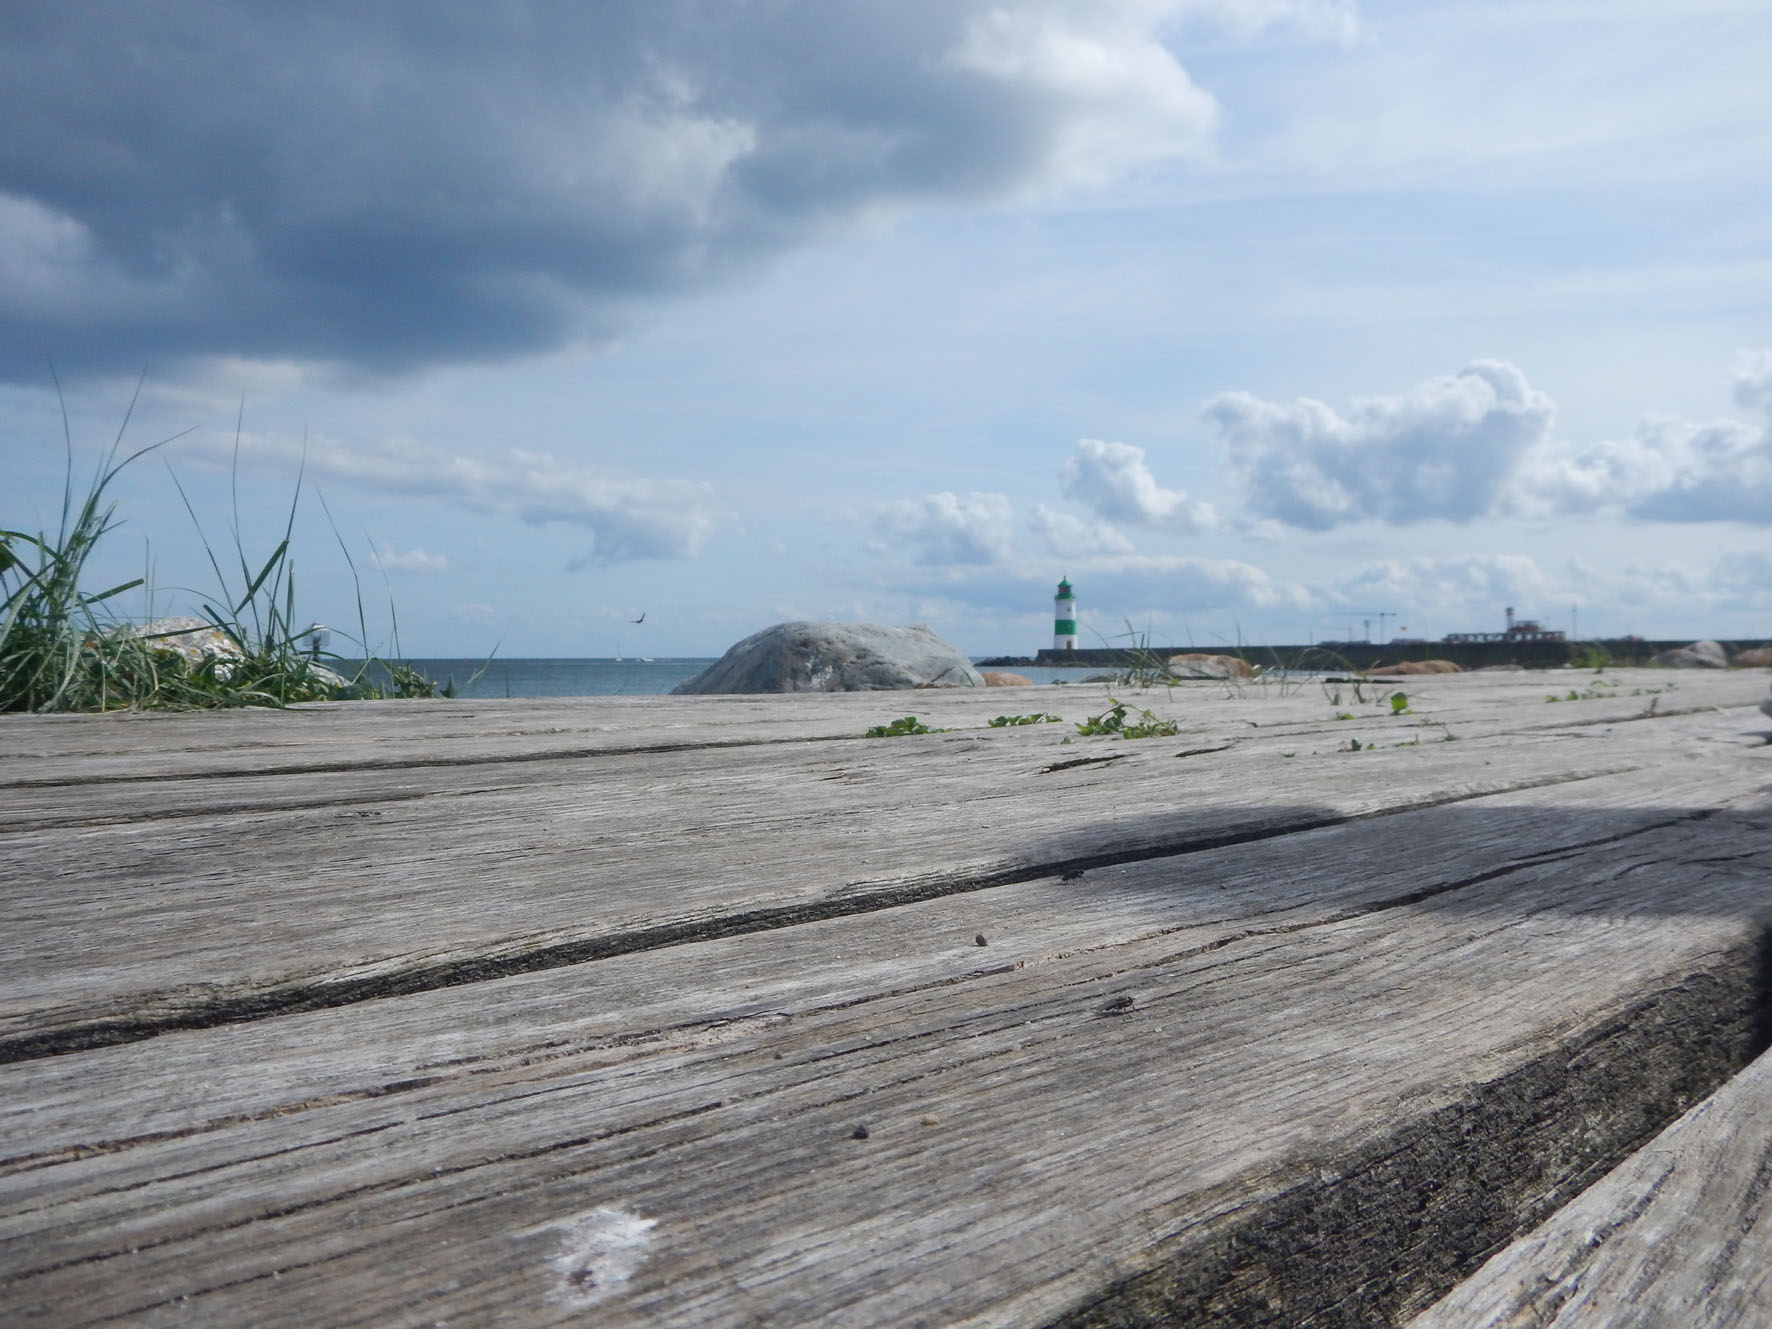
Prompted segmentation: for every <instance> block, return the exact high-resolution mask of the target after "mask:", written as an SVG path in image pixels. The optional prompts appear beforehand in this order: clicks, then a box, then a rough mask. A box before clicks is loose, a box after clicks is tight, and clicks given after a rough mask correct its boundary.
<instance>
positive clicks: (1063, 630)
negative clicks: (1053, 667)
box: [1052, 577, 1077, 651]
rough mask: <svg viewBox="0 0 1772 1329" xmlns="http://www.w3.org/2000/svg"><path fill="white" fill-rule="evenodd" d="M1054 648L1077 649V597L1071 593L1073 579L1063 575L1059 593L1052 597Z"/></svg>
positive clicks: (1062, 649) (1059, 583) (1057, 649)
mask: <svg viewBox="0 0 1772 1329" xmlns="http://www.w3.org/2000/svg"><path fill="white" fill-rule="evenodd" d="M1052 649H1053V650H1055V651H1074V650H1076V649H1077V597H1076V596H1075V595H1073V594H1072V593H1071V579H1070V578H1069V577H1061V578H1059V582H1058V594H1057V595H1055V596H1053V597H1052Z"/></svg>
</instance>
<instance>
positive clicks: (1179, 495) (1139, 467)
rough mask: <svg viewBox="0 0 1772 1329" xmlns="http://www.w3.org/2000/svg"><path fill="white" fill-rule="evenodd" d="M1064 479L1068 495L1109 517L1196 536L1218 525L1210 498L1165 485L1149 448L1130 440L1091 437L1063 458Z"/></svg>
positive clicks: (1100, 515)
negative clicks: (1150, 459)
mask: <svg viewBox="0 0 1772 1329" xmlns="http://www.w3.org/2000/svg"><path fill="white" fill-rule="evenodd" d="M1059 478H1060V481H1061V483H1062V486H1063V490H1064V494H1065V497H1066V498H1071V499H1075V500H1076V501H1077V502H1079V503H1082V504H1084V505H1085V506H1087V507H1088V508H1089V509H1090V510H1091V511H1093V512H1094V513H1095V515H1096V516H1098V517H1101V518H1102V519H1103V520H1105V521H1122V522H1127V523H1130V524H1131V525H1134V526H1151V527H1156V528H1159V529H1162V530H1168V531H1176V532H1179V533H1181V534H1183V535H1194V534H1198V533H1199V532H1201V531H1209V530H1212V529H1214V528H1215V527H1216V526H1217V525H1218V515H1217V513H1215V512H1214V511H1213V509H1212V505H1211V504H1210V503H1204V502H1201V501H1200V500H1198V499H1194V498H1190V497H1189V496H1188V493H1187V491H1186V490H1183V489H1165V488H1164V487H1163V486H1162V485H1160V484H1158V483H1157V478H1156V477H1155V476H1154V475H1152V474H1151V470H1150V467H1149V466H1148V465H1146V464H1145V458H1144V449H1143V448H1139V447H1134V446H1133V445H1132V444H1130V443H1108V442H1104V441H1103V440H1101V439H1099V438H1086V439H1083V440H1082V441H1081V442H1079V443H1078V444H1077V449H1076V451H1075V452H1073V453H1072V454H1071V455H1070V457H1069V458H1067V459H1066V461H1065V463H1064V469H1063V470H1062V471H1061V472H1060V477H1059Z"/></svg>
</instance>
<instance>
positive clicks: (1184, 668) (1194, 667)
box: [1169, 652, 1255, 678]
mask: <svg viewBox="0 0 1772 1329" xmlns="http://www.w3.org/2000/svg"><path fill="white" fill-rule="evenodd" d="M1169 672H1170V673H1171V674H1173V675H1174V676H1175V677H1176V678H1254V677H1255V666H1254V665H1252V664H1250V663H1249V662H1248V661H1247V660H1245V659H1243V658H1242V657H1241V656H1237V655H1201V654H1196V653H1194V652H1189V653H1187V654H1185V655H1172V656H1170V657H1169Z"/></svg>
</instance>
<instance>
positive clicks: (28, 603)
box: [0, 382, 437, 712]
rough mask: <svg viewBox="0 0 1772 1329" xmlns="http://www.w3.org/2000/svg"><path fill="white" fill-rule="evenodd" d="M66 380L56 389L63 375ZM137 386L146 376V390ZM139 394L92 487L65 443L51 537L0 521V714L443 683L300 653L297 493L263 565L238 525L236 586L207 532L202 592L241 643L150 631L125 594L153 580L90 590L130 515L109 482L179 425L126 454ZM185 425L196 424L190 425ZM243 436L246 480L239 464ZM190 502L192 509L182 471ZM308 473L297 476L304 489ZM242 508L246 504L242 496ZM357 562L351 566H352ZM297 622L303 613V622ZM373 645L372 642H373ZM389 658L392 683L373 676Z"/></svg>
mask: <svg viewBox="0 0 1772 1329" xmlns="http://www.w3.org/2000/svg"><path fill="white" fill-rule="evenodd" d="M56 390H57V393H58V395H59V393H60V390H61V389H60V384H59V383H57V385H56ZM140 392H141V383H140V382H138V383H137V384H136V396H137V397H139V395H140ZM135 404H136V398H133V397H132V398H131V400H130V404H129V410H128V411H126V412H125V414H124V417H123V424H122V426H121V427H120V428H119V429H118V431H117V437H116V439H115V440H113V441H112V443H111V446H110V448H109V449H108V450H107V451H106V452H105V453H104V455H103V456H102V457H101V458H100V460H99V464H98V465H97V467H96V468H95V470H94V473H93V478H92V480H91V482H90V483H89V484H88V485H87V487H86V490H85V493H84V494H83V495H77V494H76V491H75V487H74V451H73V442H72V439H71V438H69V437H66V435H67V426H66V422H67V413H66V409H65V408H64V410H63V416H62V418H63V433H64V438H65V442H66V445H67V450H68V464H67V469H66V478H65V479H64V481H63V489H62V512H61V522H60V525H59V527H58V528H57V530H56V531H55V532H54V533H53V534H51V533H47V532H44V531H38V532H36V533H35V534H32V533H30V532H27V531H17V530H10V529H0V711H34V712H48V711H109V710H118V709H122V708H126V707H140V708H156V709H179V710H184V709H197V708H204V707H221V706H287V705H290V704H292V703H294V702H304V701H332V700H350V699H358V698H379V697H388V696H397V697H431V696H435V695H436V694H437V687H436V684H435V683H432V682H431V681H430V680H429V679H426V678H424V677H423V676H421V675H420V674H418V673H417V672H416V671H415V670H412V669H410V668H407V667H406V666H405V665H402V664H399V663H393V664H389V663H388V662H386V661H383V660H380V659H378V658H374V657H373V656H372V657H371V659H370V660H368V661H366V662H364V663H362V664H360V665H358V666H357V667H356V669H355V670H354V671H353V672H352V673H351V674H349V675H347V674H345V673H342V672H340V671H339V670H337V669H335V668H334V667H333V666H334V665H336V664H340V663H342V661H341V658H340V657H338V656H336V655H331V654H322V653H320V652H318V651H311V650H309V651H304V650H303V648H302V647H303V642H304V639H306V638H307V636H308V632H309V629H308V627H307V626H306V625H305V624H302V620H299V619H297V617H296V615H295V605H296V593H295V568H294V564H293V562H292V561H291V559H290V547H291V538H292V533H293V530H294V525H295V515H296V500H292V501H291V504H290V510H289V517H288V520H287V521H286V522H285V525H284V529H283V532H282V538H281V540H280V541H279V542H278V544H277V546H276V547H275V548H274V549H273V550H272V551H271V553H270V554H269V556H268V557H266V558H265V559H264V560H263V561H262V562H260V561H258V560H256V559H249V558H248V557H247V555H246V551H245V546H244V543H243V542H242V540H241V538H240V535H239V523H238V520H237V519H236V521H235V523H234V553H235V556H236V558H237V561H238V564H239V579H238V581H237V582H234V583H232V585H231V584H230V578H229V576H228V575H227V574H226V573H224V572H223V570H222V564H221V561H220V560H219V559H217V557H216V555H215V551H214V546H212V545H211V544H210V543H209V541H208V537H207V536H204V550H205V553H206V554H207V555H208V557H209V562H210V566H211V567H212V568H213V569H214V571H215V574H216V579H217V581H218V583H219V584H220V589H221V595H220V596H218V597H216V599H217V601H218V603H211V602H208V601H205V602H204V603H203V606H202V608H203V615H202V617H203V622H204V624H205V625H206V626H207V627H209V628H211V629H214V630H215V632H217V633H219V634H220V636H221V637H222V638H223V639H224V640H225V641H226V643H227V644H228V645H229V646H231V647H232V650H231V651H226V652H225V653H220V652H203V651H195V650H191V649H190V648H189V647H188V646H187V647H186V648H185V649H183V650H181V649H180V648H179V645H178V644H177V639H178V638H185V640H186V642H189V641H190V636H189V633H190V629H189V627H180V628H175V629H173V630H170V631H163V632H143V631H142V630H141V629H139V628H137V627H136V626H135V625H134V624H132V623H130V622H129V621H128V620H127V619H125V618H123V617H122V616H120V615H118V614H117V613H116V612H115V611H114V609H113V604H114V602H115V600H116V597H117V596H119V595H121V594H123V593H124V592H125V591H131V590H134V589H135V588H137V587H139V586H143V585H145V584H146V578H144V577H137V578H135V579H133V580H131V581H126V582H123V583H121V584H120V585H117V586H111V587H107V588H105V589H104V590H101V591H87V590H85V589H83V587H84V586H85V585H86V584H87V562H88V560H89V559H90V558H91V556H92V553H93V550H94V549H95V548H96V547H97V546H98V543H99V541H100V540H102V539H103V538H104V537H105V536H106V535H107V534H108V533H110V532H111V531H113V530H115V529H116V527H117V526H118V525H119V524H120V523H119V522H118V521H117V518H116V504H115V503H114V502H112V501H111V500H110V499H109V497H108V494H109V491H110V488H111V486H112V484H113V482H114V481H115V480H116V479H117V476H118V475H119V474H120V473H121V472H122V471H123V470H124V469H125V468H126V467H128V466H129V465H130V464H131V463H133V462H135V461H136V460H138V459H139V458H141V457H143V456H145V455H147V454H148V453H150V452H153V451H155V450H156V449H158V448H160V447H163V446H165V444H167V443H170V442H172V441H173V439H175V438H180V437H182V436H183V435H182V434H175V435H173V436H172V438H167V439H162V440H161V441H160V442H159V443H155V444H151V445H150V446H148V447H145V448H140V449H138V450H136V451H135V452H132V453H129V454H127V455H123V456H121V458H120V457H119V454H120V452H121V447H122V440H123V435H124V432H125V430H126V429H127V428H128V424H129V420H130V417H131V415H133V414H134V410H135ZM185 432H187V433H188V432H189V431H188V430H187V431H185ZM237 440H238V435H236V452H235V457H236V479H237V471H238V442H237ZM173 483H174V485H176V486H178V491H179V497H180V498H181V499H182V500H183V501H184V504H185V509H186V511H187V512H189V513H190V515H191V520H192V521H193V523H197V529H198V533H199V534H200V535H201V534H202V525H201V523H199V522H197V513H196V509H195V508H194V507H193V506H192V504H191V501H190V499H189V497H188V496H187V495H186V494H185V491H184V488H183V486H182V485H178V477H177V476H176V475H174V476H173ZM300 492H301V480H300V478H299V477H298V479H297V482H296V498H297V499H299V496H300ZM236 511H237V505H236ZM353 572H354V569H353ZM298 624H302V625H301V626H298ZM366 654H367V652H366ZM372 666H375V667H379V668H380V670H381V671H382V676H384V677H385V678H386V679H387V680H388V683H387V684H386V685H384V684H383V683H382V682H381V681H380V679H379V678H376V677H372V676H371V675H370V672H369V671H370V669H371V667H372Z"/></svg>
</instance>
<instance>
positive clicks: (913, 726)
mask: <svg viewBox="0 0 1772 1329" xmlns="http://www.w3.org/2000/svg"><path fill="white" fill-rule="evenodd" d="M946 732H947V730H945V729H931V728H930V727H929V726H928V725H926V724H924V723H923V722H922V721H921V720H919V719H918V718H917V717H916V716H914V715H906V716H902V717H900V718H899V719H897V720H893V721H891V722H890V723H888V724H877V725H875V726H874V727H873V728H872V729H870V730H868V731H867V733H866V734H865V735H863V737H865V738H902V737H904V736H905V735H906V734H945V733H946Z"/></svg>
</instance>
